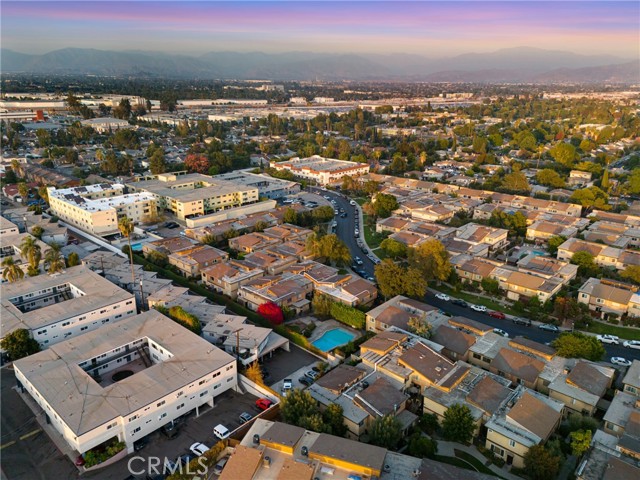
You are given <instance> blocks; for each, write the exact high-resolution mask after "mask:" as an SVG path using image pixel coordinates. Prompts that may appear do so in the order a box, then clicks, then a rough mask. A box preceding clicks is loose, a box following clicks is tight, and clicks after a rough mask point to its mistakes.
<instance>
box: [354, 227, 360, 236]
mask: <svg viewBox="0 0 640 480" xmlns="http://www.w3.org/2000/svg"><path fill="white" fill-rule="evenodd" d="M353 236H354V237H358V236H360V230H358V229H357V228H356V229H355V230H354V231H353Z"/></svg>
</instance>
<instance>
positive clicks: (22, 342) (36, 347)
mask: <svg viewBox="0 0 640 480" xmlns="http://www.w3.org/2000/svg"><path fill="white" fill-rule="evenodd" d="M0 347H1V348H2V350H4V351H5V352H7V355H9V358H10V359H11V360H19V359H21V358H24V357H28V356H29V355H33V354H34V353H37V352H39V351H40V344H39V343H38V342H37V341H35V340H34V339H33V338H31V335H30V334H29V331H28V330H27V329H25V328H19V329H18V330H14V331H13V332H11V333H8V334H6V335H5V336H4V338H3V339H2V340H0Z"/></svg>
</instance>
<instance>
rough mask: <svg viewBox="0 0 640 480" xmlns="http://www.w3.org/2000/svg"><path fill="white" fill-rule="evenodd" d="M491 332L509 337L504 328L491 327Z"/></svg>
mask: <svg viewBox="0 0 640 480" xmlns="http://www.w3.org/2000/svg"><path fill="white" fill-rule="evenodd" d="M493 333H496V334H498V335H500V336H502V337H509V334H508V333H507V332H505V331H504V330H502V329H501V328H494V329H493Z"/></svg>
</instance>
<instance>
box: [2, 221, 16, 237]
mask: <svg viewBox="0 0 640 480" xmlns="http://www.w3.org/2000/svg"><path fill="white" fill-rule="evenodd" d="M18 233H20V230H19V229H18V226H17V225H16V224H15V223H13V222H11V221H9V220H7V219H6V218H4V217H0V239H4V238H5V237H8V236H11V235H16V234H18Z"/></svg>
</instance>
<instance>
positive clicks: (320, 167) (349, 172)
mask: <svg viewBox="0 0 640 480" xmlns="http://www.w3.org/2000/svg"><path fill="white" fill-rule="evenodd" d="M271 168H275V169H276V170H288V171H290V172H292V173H293V174H294V175H295V176H296V177H299V178H303V179H305V180H311V181H313V182H316V183H318V184H320V185H328V184H332V183H337V182H340V181H341V180H342V177H345V176H352V177H357V176H360V175H366V174H368V173H369V165H368V164H366V163H356V162H347V161H345V160H336V159H334V158H324V157H321V156H320V155H313V156H311V157H308V158H299V157H295V158H292V159H291V160H287V161H285V162H271Z"/></svg>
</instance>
